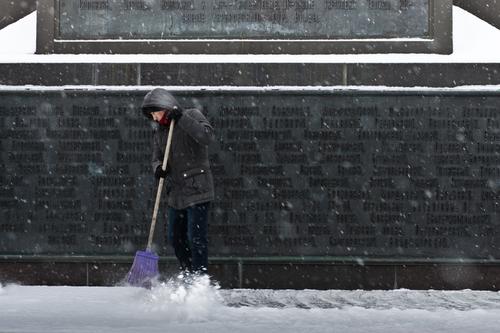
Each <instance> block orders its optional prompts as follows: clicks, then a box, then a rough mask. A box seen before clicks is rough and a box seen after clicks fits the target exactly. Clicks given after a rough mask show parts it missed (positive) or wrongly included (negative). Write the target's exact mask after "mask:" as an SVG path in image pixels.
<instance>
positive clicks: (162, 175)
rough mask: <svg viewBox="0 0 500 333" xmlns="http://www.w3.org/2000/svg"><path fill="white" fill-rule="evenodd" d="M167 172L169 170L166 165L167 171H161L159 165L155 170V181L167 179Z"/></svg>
mask: <svg viewBox="0 0 500 333" xmlns="http://www.w3.org/2000/svg"><path fill="white" fill-rule="evenodd" d="M169 171H170V170H169V167H168V165H167V170H163V169H162V167H161V165H159V166H158V167H157V168H156V170H155V177H156V178H157V179H160V178H165V177H167V174H168V172H169Z"/></svg>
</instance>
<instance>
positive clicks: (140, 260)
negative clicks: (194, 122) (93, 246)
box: [125, 120, 175, 287]
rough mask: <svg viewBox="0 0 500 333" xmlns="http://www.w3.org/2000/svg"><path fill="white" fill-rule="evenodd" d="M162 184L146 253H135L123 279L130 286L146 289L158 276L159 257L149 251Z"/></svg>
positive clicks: (170, 132) (168, 142) (172, 123)
mask: <svg viewBox="0 0 500 333" xmlns="http://www.w3.org/2000/svg"><path fill="white" fill-rule="evenodd" d="M174 123H175V121H174V120H172V122H171V123H170V130H169V132H168V138H167V146H166V148H165V154H164V155H163V165H162V169H163V170H166V169H167V162H168V155H169V153H170V144H171V143H172V133H173V132H174ZM164 182H165V178H163V177H161V178H160V182H159V184H158V191H157V192H156V201H155V206H154V209H153V218H152V220H151V228H150V229H149V238H148V244H147V246H146V251H137V252H136V253H135V258H134V263H133V264H132V268H130V271H129V272H128V274H127V277H126V278H125V281H126V282H127V283H128V284H130V285H132V286H136V287H148V286H150V285H151V280H152V279H154V278H155V277H157V276H158V275H160V273H159V270H158V259H159V257H158V255H157V254H155V253H154V252H153V251H152V250H151V244H152V243H153V234H154V231H155V226H156V218H157V216H158V209H159V207H160V198H161V192H162V189H163V183H164Z"/></svg>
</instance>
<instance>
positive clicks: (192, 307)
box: [142, 276, 223, 321]
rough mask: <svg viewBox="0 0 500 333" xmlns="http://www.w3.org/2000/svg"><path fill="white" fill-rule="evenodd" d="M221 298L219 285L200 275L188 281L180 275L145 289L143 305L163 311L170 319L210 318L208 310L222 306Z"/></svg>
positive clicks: (147, 309) (146, 307) (148, 310)
mask: <svg viewBox="0 0 500 333" xmlns="http://www.w3.org/2000/svg"><path fill="white" fill-rule="evenodd" d="M222 302H223V299H222V296H221V295H220V293H219V286H218V285H212V284H211V283H210V279H209V278H208V277H206V276H203V277H196V278H193V279H192V280H191V281H189V283H187V284H186V283H184V282H182V281H181V280H179V279H170V280H169V281H168V282H163V283H159V284H156V285H155V286H154V287H153V288H152V289H151V291H150V292H149V291H146V292H144V294H143V306H142V308H143V310H144V311H145V312H159V313H163V314H164V315H165V316H168V318H170V319H171V320H181V321H184V320H185V321H202V320H207V319H209V318H211V310H213V309H214V308H216V307H221V306H222Z"/></svg>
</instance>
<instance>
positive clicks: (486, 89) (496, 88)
mask: <svg viewBox="0 0 500 333" xmlns="http://www.w3.org/2000/svg"><path fill="white" fill-rule="evenodd" d="M157 87H158V86H150V85H143V86H103V85H62V86H36V85H22V86H12V85H0V91H61V90H71V91H144V92H147V91H151V90H152V89H154V88H157ZM166 88H168V90H170V91H256V92H269V91H271V92H272V91H301V92H318V91H325V92H350V91H356V92H395V93H397V92H418V93H422V92H429V93H456V92H481V93H495V94H497V93H498V92H500V85H480V86H474V85H463V86H456V87H425V86H414V87H398V86H224V85H221V86H168V87H166Z"/></svg>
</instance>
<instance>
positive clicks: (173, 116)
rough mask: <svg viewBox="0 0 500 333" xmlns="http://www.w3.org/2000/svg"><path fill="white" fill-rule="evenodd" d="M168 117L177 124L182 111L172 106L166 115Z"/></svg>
mask: <svg viewBox="0 0 500 333" xmlns="http://www.w3.org/2000/svg"><path fill="white" fill-rule="evenodd" d="M168 117H169V118H170V119H173V120H175V122H178V121H179V119H181V117H182V109H181V108H179V107H177V106H174V108H173V109H172V110H170V112H169V113H168Z"/></svg>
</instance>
